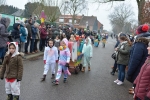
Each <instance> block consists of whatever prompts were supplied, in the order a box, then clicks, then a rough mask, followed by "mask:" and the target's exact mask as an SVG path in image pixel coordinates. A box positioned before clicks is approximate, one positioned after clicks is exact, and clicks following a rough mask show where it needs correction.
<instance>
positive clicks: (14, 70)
mask: <svg viewBox="0 0 150 100" xmlns="http://www.w3.org/2000/svg"><path fill="white" fill-rule="evenodd" d="M13 43H14V45H15V46H16V51H15V52H14V54H13V55H12V56H11V58H10V60H9V63H7V60H8V57H9V53H10V52H9V49H8V52H7V54H6V56H5V58H4V62H3V65H2V68H1V70H0V78H8V79H12V78H13V79H18V80H22V75H23V63H22V56H23V55H22V54H20V53H19V52H18V45H17V44H16V42H13Z"/></svg>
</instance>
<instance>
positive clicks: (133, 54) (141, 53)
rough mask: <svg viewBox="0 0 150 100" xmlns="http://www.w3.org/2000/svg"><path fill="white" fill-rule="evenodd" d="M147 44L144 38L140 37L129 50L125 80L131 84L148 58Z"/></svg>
mask: <svg viewBox="0 0 150 100" xmlns="http://www.w3.org/2000/svg"><path fill="white" fill-rule="evenodd" d="M148 43H149V41H148V40H147V39H146V38H144V37H140V38H138V39H137V40H136V41H135V43H134V45H133V46H132V48H131V51H130V60H129V64H128V71H127V80H128V81H130V82H132V83H133V82H134V80H135V79H136V77H137V75H138V74H139V72H140V69H141V67H142V65H143V64H144V62H145V60H146V58H147V56H148V50H147V47H148Z"/></svg>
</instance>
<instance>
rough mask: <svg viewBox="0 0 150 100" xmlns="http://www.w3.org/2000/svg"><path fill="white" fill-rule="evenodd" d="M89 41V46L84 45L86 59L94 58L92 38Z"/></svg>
mask: <svg viewBox="0 0 150 100" xmlns="http://www.w3.org/2000/svg"><path fill="white" fill-rule="evenodd" d="M88 39H89V41H88V44H87V45H86V44H84V45H83V49H82V53H83V55H84V56H86V57H92V56H93V48H92V45H91V39H90V38H88Z"/></svg>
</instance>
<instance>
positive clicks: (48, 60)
mask: <svg viewBox="0 0 150 100" xmlns="http://www.w3.org/2000/svg"><path fill="white" fill-rule="evenodd" d="M43 60H44V64H45V66H44V73H43V78H42V80H41V81H45V78H46V75H47V73H48V71H49V67H51V73H52V77H51V79H54V78H55V66H56V61H57V60H58V49H57V48H56V47H55V46H54V41H53V40H52V39H50V40H48V47H45V51H44V59H43Z"/></svg>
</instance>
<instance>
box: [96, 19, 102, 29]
mask: <svg viewBox="0 0 150 100" xmlns="http://www.w3.org/2000/svg"><path fill="white" fill-rule="evenodd" d="M97 21H98V20H97ZM102 26H103V24H102V23H100V22H99V21H98V28H99V29H100V28H101V27H102Z"/></svg>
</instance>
